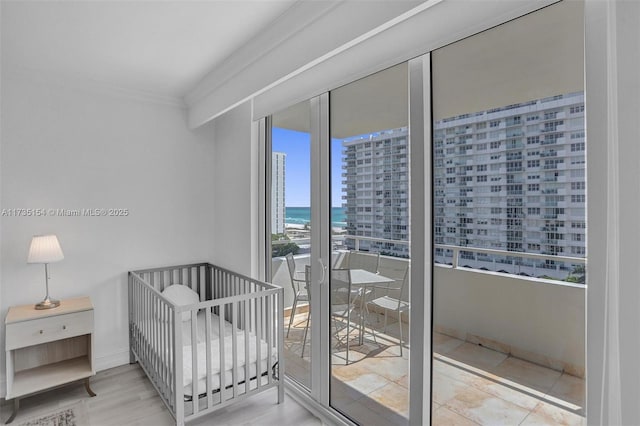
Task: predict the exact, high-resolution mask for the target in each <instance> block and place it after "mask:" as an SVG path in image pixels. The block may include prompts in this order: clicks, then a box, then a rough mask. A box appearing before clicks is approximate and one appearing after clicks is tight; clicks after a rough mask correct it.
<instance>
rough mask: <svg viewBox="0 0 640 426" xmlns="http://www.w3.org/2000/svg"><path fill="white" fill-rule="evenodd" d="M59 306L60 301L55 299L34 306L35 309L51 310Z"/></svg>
mask: <svg viewBox="0 0 640 426" xmlns="http://www.w3.org/2000/svg"><path fill="white" fill-rule="evenodd" d="M58 306H60V301H59V300H55V299H45V300H43V301H42V302H40V303H38V304H36V309H38V310H42V309H52V308H57V307H58Z"/></svg>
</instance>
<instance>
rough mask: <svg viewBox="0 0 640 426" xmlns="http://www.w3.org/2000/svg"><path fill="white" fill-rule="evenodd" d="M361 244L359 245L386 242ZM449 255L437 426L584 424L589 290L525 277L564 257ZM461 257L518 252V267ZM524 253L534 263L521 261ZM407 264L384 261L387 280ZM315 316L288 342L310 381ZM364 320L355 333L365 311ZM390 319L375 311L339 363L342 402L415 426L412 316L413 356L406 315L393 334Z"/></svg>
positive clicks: (292, 362)
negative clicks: (474, 263) (310, 326)
mask: <svg viewBox="0 0 640 426" xmlns="http://www.w3.org/2000/svg"><path fill="white" fill-rule="evenodd" d="M352 238H354V239H356V242H357V244H358V245H360V244H362V245H366V244H367V243H372V242H373V240H376V239H374V238H362V239H361V238H360V237H352ZM361 240H362V241H361ZM394 243H397V241H394ZM439 249H441V250H442V252H445V251H447V252H448V253H449V255H448V256H449V257H448V259H449V260H450V262H449V263H451V264H450V265H446V264H436V266H435V268H434V291H433V306H434V333H433V351H434V352H433V393H432V396H433V424H435V425H437V424H470V423H469V420H471V421H473V422H475V423H477V424H486V425H493V424H521V422H523V421H524V420H525V419H527V421H531V422H533V423H537V424H582V423H584V412H585V409H584V407H585V403H584V395H585V381H584V372H585V355H584V352H585V351H584V349H585V325H584V322H583V318H584V313H585V305H584V299H585V287H584V285H579V284H571V283H566V282H564V283H561V282H554V281H550V280H548V279H539V278H534V277H528V276H523V275H521V276H518V275H516V274H517V273H519V271H520V272H522V271H530V270H537V273H539V274H540V275H543V273H544V274H545V275H549V274H553V271H556V272H558V273H559V271H560V269H561V268H560V267H558V266H557V265H555V266H553V268H554V269H547V268H546V267H545V268H542V267H540V266H537V265H542V263H541V262H544V261H546V260H548V259H556V260H557V259H558V258H557V257H553V256H545V255H527V254H524V253H513V252H504V251H498V250H489V249H473V248H460V247H455V246H439ZM461 252H463V253H466V254H465V256H464V257H467V258H468V257H471V258H474V256H475V258H477V259H483V260H484V261H485V262H489V263H490V262H492V259H493V262H494V263H495V262H496V261H495V259H496V256H497V255H498V254H500V255H503V256H508V259H511V260H510V261H509V262H510V263H509V262H504V263H500V262H497V263H496V264H495V265H494V267H495V268H496V269H495V270H504V271H508V273H503V272H491V271H488V270H487V271H485V270H481V269H480V268H470V267H468V266H469V265H467V264H466V263H465V262H470V261H469V260H468V259H463V258H462V257H463V256H462V254H463V253H461ZM452 255H453V256H452ZM347 256H348V253H345V252H335V253H334V259H333V260H334V261H335V262H337V264H338V265H340V264H342V263H343V262H345V260H346V258H347ZM518 256H524V257H528V258H526V259H525V258H522V257H521V258H519V260H515V259H517V258H518ZM567 261H568V262H577V263H581V262H582V263H583V262H584V259H574V258H567ZM406 262H407V260H406V259H400V258H394V257H387V256H381V261H380V274H381V275H385V276H397V275H398V274H399V273H400V271H402V270H404V267H405V266H406ZM296 263H297V268H304V266H303V265H304V264H305V263H306V264H308V263H309V257H308V256H307V255H305V256H297V257H296ZM272 264H273V272H274V275H273V277H274V278H273V279H274V282H276V283H279V284H280V285H282V286H283V287H284V288H285V306H290V305H291V302H292V290H291V284H290V282H289V278H288V269H287V266H286V263H284V262H283V261H282V259H280V258H275V259H274V260H273V263H272ZM545 266H549V265H545ZM527 268H529V269H527ZM483 269H488V268H483ZM414 306H415V305H414ZM288 312H290V310H289V311H288ZM307 314H308V308H306V307H302V308H299V309H298V311H297V313H296V316H295V317H294V321H293V328H292V329H291V333H290V335H289V338H288V339H287V340H286V343H285V355H286V357H287V358H286V359H287V371H288V372H291V373H292V374H294V375H298V376H299V377H310V374H309V371H310V370H309V369H310V364H309V362H310V358H309V354H311V353H312V350H311V348H310V346H309V341H307V346H306V348H305V354H304V357H303V356H301V355H302V337H303V334H304V326H305V324H306V320H307ZM355 314H356V320H354V324H353V325H354V330H356V329H357V328H356V327H355V326H356V325H357V318H359V315H360V314H361V312H360V311H357V312H356V313H355ZM285 315H287V314H285ZM381 318H382V316H381V315H380V314H379V313H375V312H374V313H371V316H370V317H369V318H368V319H369V321H367V323H365V332H364V340H363V344H361V345H360V344H355V343H356V342H357V338H356V336H357V333H355V332H354V334H353V337H352V342H354V346H352V347H351V350H352V354H353V355H350V362H349V364H345V362H344V359H343V358H341V357H339V356H334V358H333V359H332V372H333V379H332V384H331V386H332V392H335V394H334V395H335V400H334V405H337V408H339V409H342V410H345V411H347V412H349V413H354V414H355V415H357V416H359V417H358V418H359V419H360V420H359V421H361V422H362V421H363V420H362V419H370V420H371V422H370V423H364V424H381V422H383V423H384V424H407V416H408V411H409V406H408V397H409V393H408V359H409V357H410V352H411V344H410V340H409V339H408V338H407V336H408V318H405V317H404V316H403V317H402V318H401V324H400V325H401V326H402V327H403V330H404V331H403V335H404V339H403V341H404V342H405V344H404V346H403V356H400V353H399V343H400V342H399V333H398V330H399V329H398V322H397V320H398V319H397V318H396V317H393V318H392V319H390V322H389V323H388V324H387V328H386V330H385V329H384V327H383V324H384V323H383V321H381ZM287 319H288V318H287ZM287 323H288V321H285V324H287ZM374 333H375V336H376V341H374V340H373V334H374ZM306 384H307V385H308V384H309V383H308V382H306ZM365 397H366V398H365Z"/></svg>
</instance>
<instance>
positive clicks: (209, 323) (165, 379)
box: [129, 263, 284, 425]
mask: <svg viewBox="0 0 640 426" xmlns="http://www.w3.org/2000/svg"><path fill="white" fill-rule="evenodd" d="M169 286H172V287H171V290H176V289H177V290H180V291H184V292H188V293H191V291H190V290H187V289H185V288H183V287H180V286H186V287H188V288H189V289H191V290H193V291H194V292H195V293H196V294H197V296H194V297H195V301H194V302H193V303H188V304H186V305H184V304H182V305H181V304H177V303H176V302H175V300H173V301H172V299H171V298H170V297H168V295H169V290H166V291H165V289H168V288H169ZM283 303H284V293H283V289H282V288H281V287H278V286H275V285H273V284H268V283H265V282H261V281H258V280H255V279H252V278H249V277H246V276H243V275H240V274H237V273H235V272H232V271H229V270H227V269H224V268H220V267H218V266H215V265H212V264H209V263H200V264H191V265H180V266H171V267H165V268H155V269H146V270H141V271H130V272H129V344H130V362H131V363H134V362H136V361H137V362H138V363H139V364H140V366H141V367H142V369H143V370H144V372H145V373H146V375H147V376H148V378H149V380H150V381H151V383H152V384H153V386H154V387H155V389H156V390H157V392H158V394H159V395H160V398H161V399H162V401H163V402H164V403H165V405H166V406H167V408H168V409H169V411H170V412H171V414H172V416H173V417H174V418H175V421H176V424H177V425H183V424H184V423H185V422H188V421H190V420H194V419H197V418H199V417H202V416H205V415H207V414H209V413H211V412H213V411H215V410H218V409H220V408H223V407H226V406H228V405H230V404H232V403H234V402H237V401H241V400H243V399H245V398H248V397H250V396H251V395H254V394H256V393H259V392H262V391H265V390H268V389H271V388H273V387H277V388H278V391H277V394H278V397H277V398H278V403H281V402H283V401H284V366H283V361H284V356H283V353H284V346H283V345H284V341H283V327H282V321H283Z"/></svg>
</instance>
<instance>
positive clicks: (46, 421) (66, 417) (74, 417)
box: [16, 402, 89, 426]
mask: <svg viewBox="0 0 640 426" xmlns="http://www.w3.org/2000/svg"><path fill="white" fill-rule="evenodd" d="M19 415H20V413H18V416H19ZM16 420H18V419H16ZM87 425H89V416H88V413H87V408H86V406H85V404H84V402H78V403H76V404H73V405H70V406H68V407H65V408H58V409H56V410H55V411H54V412H52V413H47V414H44V415H43V414H40V415H38V416H34V417H31V418H28V419H25V420H23V421H21V422H20V423H18V424H17V426H87Z"/></svg>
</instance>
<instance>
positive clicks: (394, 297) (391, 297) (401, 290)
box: [367, 266, 410, 356]
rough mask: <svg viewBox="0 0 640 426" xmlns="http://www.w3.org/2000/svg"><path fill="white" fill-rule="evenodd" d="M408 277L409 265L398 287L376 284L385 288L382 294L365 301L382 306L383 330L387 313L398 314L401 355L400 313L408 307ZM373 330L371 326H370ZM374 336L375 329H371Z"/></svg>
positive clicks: (385, 325) (385, 326) (385, 327)
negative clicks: (393, 312)
mask: <svg viewBox="0 0 640 426" xmlns="http://www.w3.org/2000/svg"><path fill="white" fill-rule="evenodd" d="M409 277H410V266H407V269H406V270H405V272H404V277H403V278H402V281H401V284H400V286H399V287H398V286H397V285H395V284H389V285H388V286H376V288H379V289H383V290H385V292H386V294H385V295H384V296H380V297H376V298H375V299H373V300H371V301H369V302H367V305H371V306H375V307H376V308H382V309H383V310H384V331H385V333H386V331H387V315H388V312H389V311H395V312H396V315H397V316H398V327H399V329H400V356H402V340H403V339H402V313H403V312H406V311H408V310H409V308H410V304H409V302H406V301H405V300H403V299H406V296H407V294H408V283H409ZM371 330H372V331H373V327H371ZM373 333H374V336H375V331H373Z"/></svg>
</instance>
